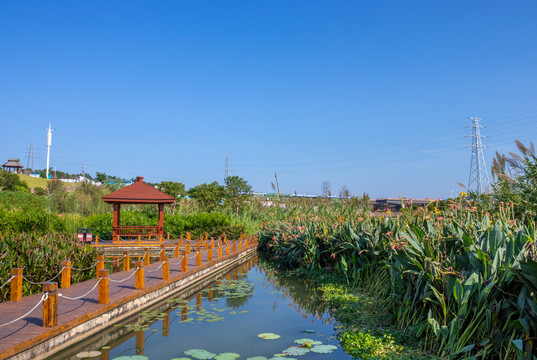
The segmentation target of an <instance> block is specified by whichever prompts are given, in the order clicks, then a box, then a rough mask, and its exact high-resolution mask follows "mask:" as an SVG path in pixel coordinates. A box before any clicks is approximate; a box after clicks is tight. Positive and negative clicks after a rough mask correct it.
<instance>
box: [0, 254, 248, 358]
mask: <svg viewBox="0 0 537 360" xmlns="http://www.w3.org/2000/svg"><path fill="white" fill-rule="evenodd" d="M256 246H257V245H255V244H254V245H250V246H249V247H248V248H247V249H251V248H253V247H256ZM247 249H242V251H245V250H247ZM212 251H213V262H212V263H209V262H208V254H207V250H202V265H201V266H196V253H195V252H194V251H193V252H192V253H191V254H190V255H188V271H187V272H186V273H183V272H181V264H180V258H179V259H177V258H170V259H169V264H170V280H167V281H164V280H163V278H162V268H159V267H160V266H161V264H162V262H161V261H159V262H155V263H153V264H151V265H149V266H146V267H145V288H144V289H142V290H136V289H135V276H131V275H133V273H134V271H135V269H134V266H133V265H132V264H131V270H130V271H127V272H123V271H121V272H117V273H114V274H111V275H110V276H109V278H110V284H109V293H110V303H109V304H107V305H99V302H98V289H97V288H95V289H93V288H94V287H95V286H96V284H97V282H98V280H97V279H95V280H88V281H85V282H82V283H78V284H75V285H72V286H71V287H70V288H69V289H58V293H61V294H62V295H65V296H68V297H71V298H77V297H80V296H81V295H84V294H86V293H88V292H89V294H87V295H85V296H83V297H82V298H81V299H78V300H70V299H67V298H65V297H62V296H59V297H58V325H57V326H55V327H53V328H44V327H43V326H42V316H43V314H42V311H43V310H42V308H43V306H42V305H41V304H40V305H38V306H37V307H36V308H35V309H34V310H33V311H31V312H30V313H29V314H26V313H27V312H28V311H30V310H31V309H32V308H33V307H34V306H35V305H36V304H38V303H39V302H40V300H41V299H42V297H43V293H39V294H34V295H29V296H25V297H23V298H22V301H19V302H3V303H0V325H2V324H6V323H8V322H10V321H12V320H14V319H17V318H19V317H21V316H24V315H25V314H26V315H25V316H24V317H23V318H22V319H21V320H18V321H16V322H14V323H12V324H10V325H7V326H0V359H7V358H9V357H10V356H13V355H14V354H17V353H19V352H21V351H24V350H26V349H29V348H31V347H33V346H35V345H37V344H39V343H41V342H43V341H45V340H47V339H50V338H52V337H54V336H56V335H58V334H61V333H62V332H63V331H65V330H67V329H71V328H73V327H74V326H77V325H79V324H82V323H84V322H85V321H87V320H90V319H92V318H94V317H96V316H98V315H100V314H103V313H105V312H107V311H109V310H111V309H113V308H115V307H117V306H120V305H122V304H125V303H126V302H128V301H131V300H133V299H135V298H137V297H140V296H142V295H144V294H147V293H149V292H151V291H155V290H156V289H159V288H162V287H163V286H166V285H167V284H169V283H171V282H174V281H177V280H180V279H182V278H185V277H186V276H189V275H191V274H194V273H196V272H198V271H200V270H202V269H204V268H207V267H208V266H210V265H212V264H214V263H216V262H219V261H222V260H225V259H229V258H232V257H234V256H235V255H237V254H238V253H239V251H238V248H237V252H236V253H233V252H231V254H230V255H225V249H223V256H222V258H218V257H217V255H218V253H217V252H218V250H217V248H214V249H213V250H212ZM242 251H241V252H242ZM121 266H122V265H121ZM73 267H76V264H73ZM129 276H131V277H130V279H128V280H126V281H124V282H114V280H115V281H121V280H124V279H127V278H128V277H129ZM8 286H9V285H8ZM91 289H93V290H92V291H90V290H91Z"/></svg>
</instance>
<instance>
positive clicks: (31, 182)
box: [17, 174, 50, 189]
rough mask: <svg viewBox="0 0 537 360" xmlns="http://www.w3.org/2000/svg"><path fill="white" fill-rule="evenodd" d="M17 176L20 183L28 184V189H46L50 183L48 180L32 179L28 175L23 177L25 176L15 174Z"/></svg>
mask: <svg viewBox="0 0 537 360" xmlns="http://www.w3.org/2000/svg"><path fill="white" fill-rule="evenodd" d="M17 175H19V178H20V179H21V180H22V181H24V182H26V183H27V184H28V186H29V187H30V189H35V188H36V187H40V188H43V189H46V188H47V184H48V182H49V181H50V180H47V179H43V178H35V177H32V176H30V175H25V174H17Z"/></svg>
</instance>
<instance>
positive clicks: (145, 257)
mask: <svg viewBox="0 0 537 360" xmlns="http://www.w3.org/2000/svg"><path fill="white" fill-rule="evenodd" d="M144 251H145V254H144V265H145V266H149V264H150V259H149V248H145V249H144Z"/></svg>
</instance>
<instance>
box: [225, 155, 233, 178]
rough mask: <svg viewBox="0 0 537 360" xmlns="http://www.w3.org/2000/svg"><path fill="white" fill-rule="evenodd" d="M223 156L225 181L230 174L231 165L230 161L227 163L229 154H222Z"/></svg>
mask: <svg viewBox="0 0 537 360" xmlns="http://www.w3.org/2000/svg"><path fill="white" fill-rule="evenodd" d="M224 155H226V173H225V175H226V176H225V178H224V180H225V179H227V178H228V177H229V176H230V174H231V164H230V161H229V154H224Z"/></svg>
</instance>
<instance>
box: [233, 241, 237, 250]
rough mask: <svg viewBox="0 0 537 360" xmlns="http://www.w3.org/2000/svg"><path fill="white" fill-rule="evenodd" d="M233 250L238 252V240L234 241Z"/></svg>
mask: <svg viewBox="0 0 537 360" xmlns="http://www.w3.org/2000/svg"><path fill="white" fill-rule="evenodd" d="M233 252H237V242H236V241H233Z"/></svg>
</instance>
